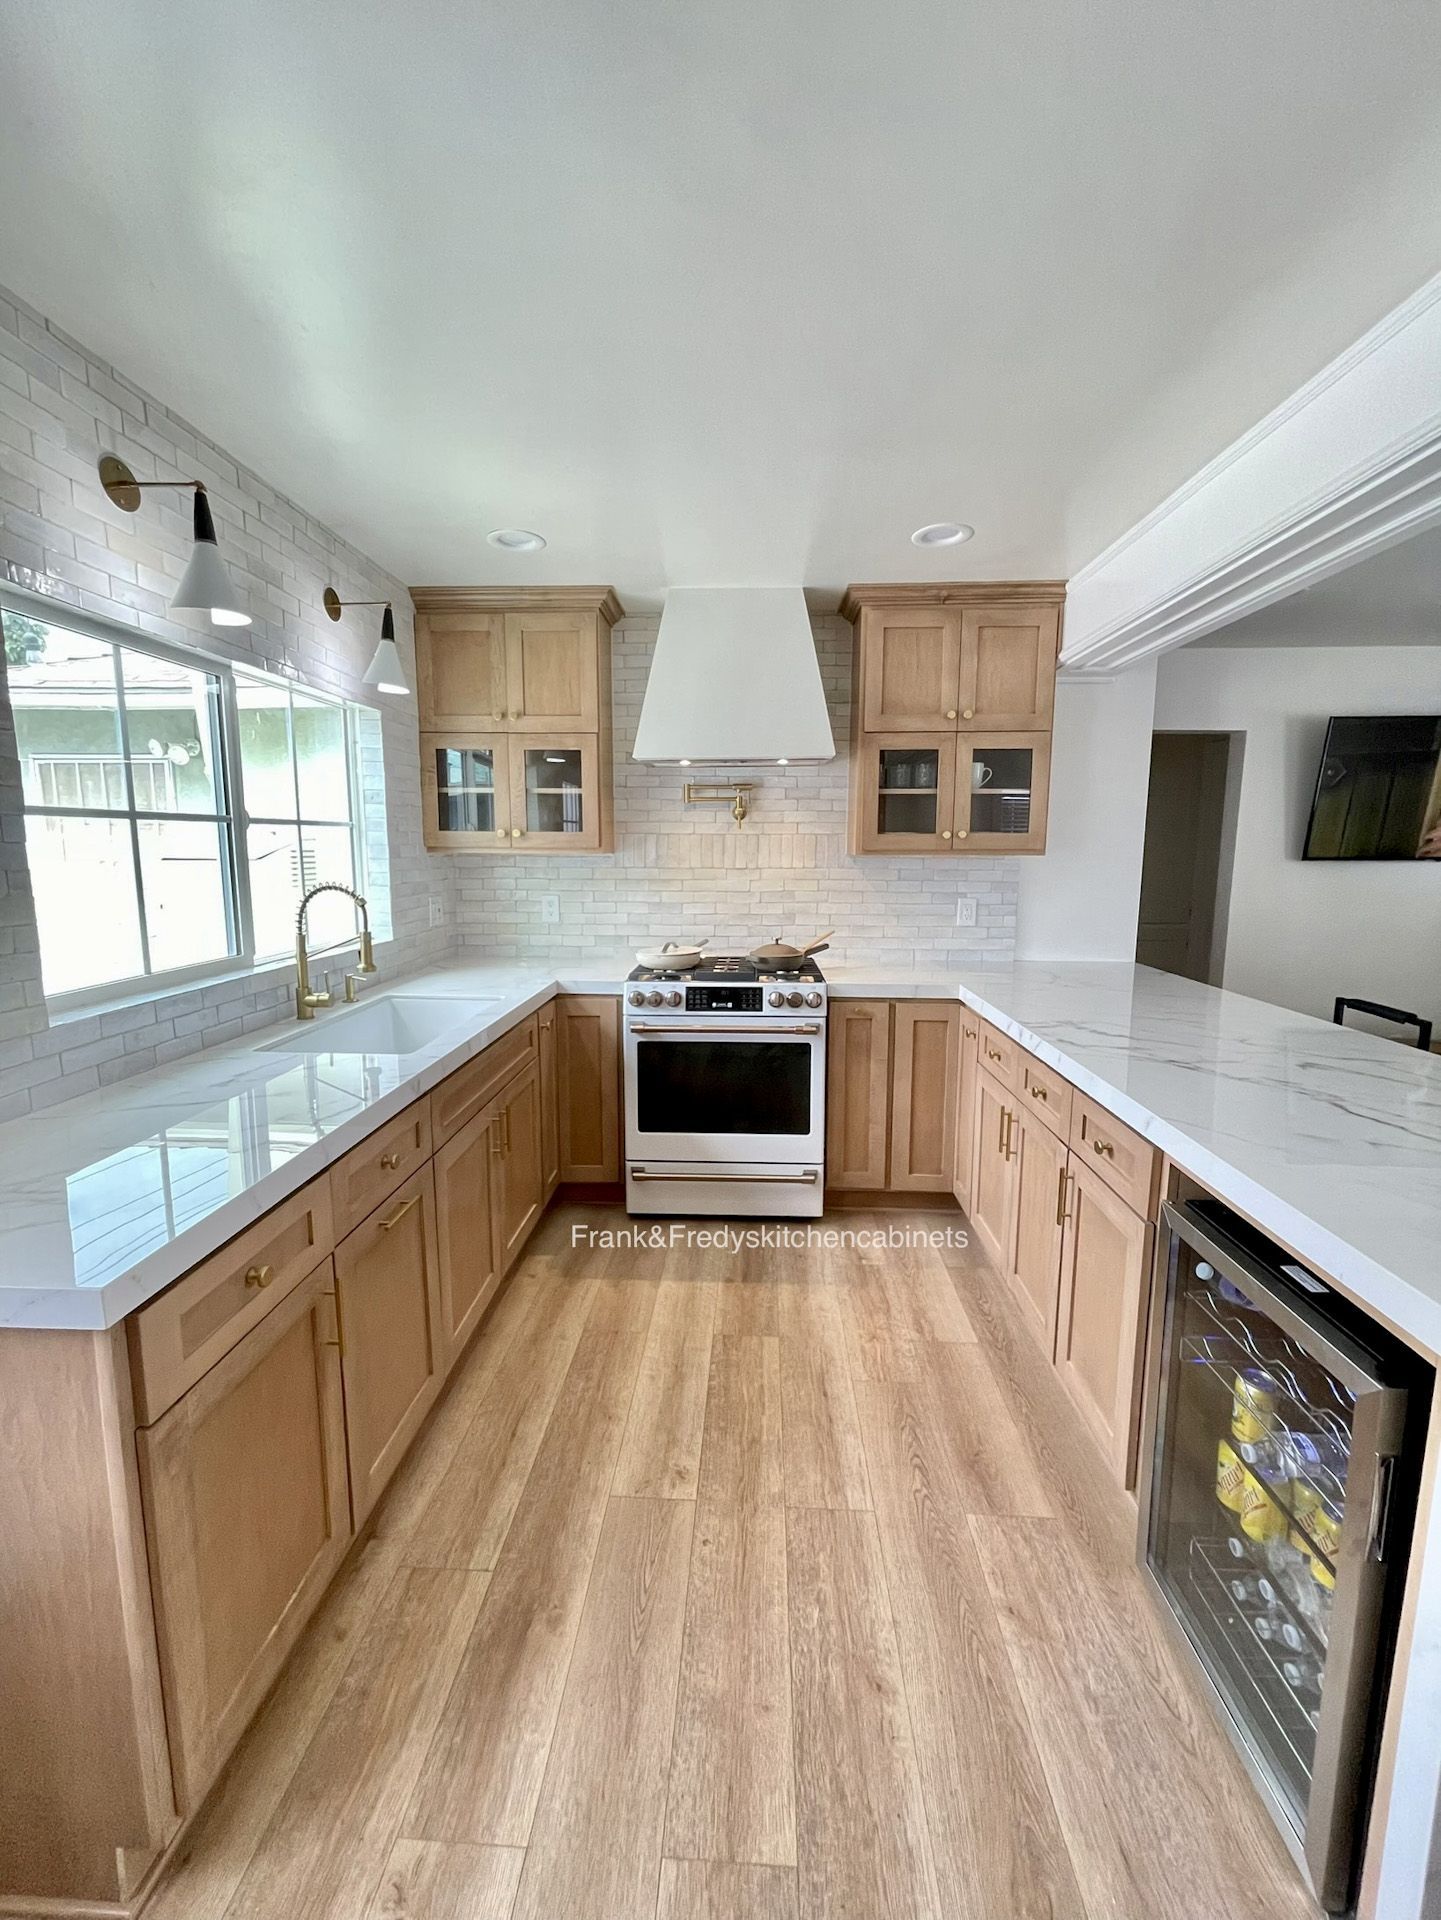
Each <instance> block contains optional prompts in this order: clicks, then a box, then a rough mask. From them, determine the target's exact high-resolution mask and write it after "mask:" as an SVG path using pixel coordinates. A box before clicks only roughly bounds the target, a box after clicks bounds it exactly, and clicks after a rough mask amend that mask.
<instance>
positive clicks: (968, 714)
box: [961, 707, 976, 720]
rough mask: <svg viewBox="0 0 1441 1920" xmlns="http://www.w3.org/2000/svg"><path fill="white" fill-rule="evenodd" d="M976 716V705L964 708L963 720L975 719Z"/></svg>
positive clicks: (962, 712)
mask: <svg viewBox="0 0 1441 1920" xmlns="http://www.w3.org/2000/svg"><path fill="white" fill-rule="evenodd" d="M975 717H976V710H975V708H974V707H965V708H963V709H962V711H961V718H962V719H963V720H974V719H975Z"/></svg>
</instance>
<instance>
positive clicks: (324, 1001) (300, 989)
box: [295, 880, 377, 1020]
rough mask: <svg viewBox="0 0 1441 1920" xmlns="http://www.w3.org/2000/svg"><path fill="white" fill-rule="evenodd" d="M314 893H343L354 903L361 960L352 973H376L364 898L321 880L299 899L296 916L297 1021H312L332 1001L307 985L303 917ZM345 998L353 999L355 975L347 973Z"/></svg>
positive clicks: (368, 911) (308, 977) (336, 881)
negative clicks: (318, 1011) (358, 919)
mask: <svg viewBox="0 0 1441 1920" xmlns="http://www.w3.org/2000/svg"><path fill="white" fill-rule="evenodd" d="M317 893H343V894H345V895H346V896H347V897H348V898H349V899H351V900H353V901H354V902H355V905H356V908H357V909H358V911H359V914H360V956H359V958H358V959H357V960H356V963H355V972H356V973H374V972H376V971H377V969H376V965H375V954H374V952H373V950H372V948H371V944H370V909H369V908H368V907H367V905H366V903H365V896H364V894H360V893H357V892H356V891H355V888H354V887H347V886H343V885H342V884H341V882H340V881H339V880H322V881H321V882H320V884H319V886H316V887H311V888H310V890H309V892H308V893H305V894H304V895H302V897H301V901H300V908H299V911H298V912H297V913H296V916H295V1017H296V1019H297V1020H313V1019H314V1018H315V1009H316V1008H317V1007H328V1006H330V1005H332V1004H333V1002H334V999H335V995H334V994H333V993H316V992H315V991H314V990H313V988H312V987H311V984H310V955H309V953H308V952H307V950H306V944H305V942H306V927H305V916H306V913H307V911H308V909H309V907H310V903H311V901H312V900H313V899H314V898H315V896H316V894H317ZM335 944H336V945H337V946H342V945H347V944H348V942H344V941H337V942H336V943H335ZM322 951H329V949H322ZM345 997H346V999H347V1000H353V999H354V998H355V976H354V974H349V973H347V974H346V976H345Z"/></svg>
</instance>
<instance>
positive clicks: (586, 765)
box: [510, 734, 601, 853]
mask: <svg viewBox="0 0 1441 1920" xmlns="http://www.w3.org/2000/svg"><path fill="white" fill-rule="evenodd" d="M598 755H599V742H598V740H597V738H596V736H595V735H594V734H552V735H550V736H548V737H546V738H545V739H522V738H519V737H517V736H512V738H511V742H510V802H511V804H510V843H511V846H512V848H514V849H515V850H516V851H519V852H536V851H538V850H540V849H543V848H547V847H553V848H555V849H557V850H558V851H562V852H571V853H575V852H580V851H582V850H584V849H585V848H587V847H599V846H600V844H601V820H600V778H599V767H598V765H597V760H598Z"/></svg>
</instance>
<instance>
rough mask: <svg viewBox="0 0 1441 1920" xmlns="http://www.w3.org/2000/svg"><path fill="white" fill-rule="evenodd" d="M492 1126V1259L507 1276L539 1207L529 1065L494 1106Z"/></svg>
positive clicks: (534, 1081)
mask: <svg viewBox="0 0 1441 1920" xmlns="http://www.w3.org/2000/svg"><path fill="white" fill-rule="evenodd" d="M498 1107H499V1111H498V1112H497V1114H496V1116H495V1118H494V1120H493V1121H492V1123H491V1124H492V1125H493V1126H497V1127H499V1129H500V1136H501V1138H500V1154H499V1157H498V1160H497V1162H496V1172H497V1179H496V1209H495V1215H496V1258H497V1260H498V1262H499V1265H500V1270H501V1272H502V1273H507V1272H509V1270H510V1268H511V1266H512V1264H513V1263H514V1261H515V1258H516V1256H517V1254H519V1252H520V1250H521V1248H522V1247H523V1246H524V1245H525V1243H526V1241H527V1240H528V1239H529V1238H530V1236H531V1233H532V1231H533V1230H534V1228H535V1223H536V1222H537V1220H539V1218H540V1210H541V1208H542V1206H544V1204H545V1193H544V1176H543V1175H542V1173H541V1145H540V1074H539V1073H538V1071H537V1070H536V1067H535V1066H534V1065H533V1064H532V1065H531V1066H529V1067H527V1068H526V1069H525V1071H524V1072H523V1073H522V1074H520V1075H519V1076H518V1078H516V1079H515V1080H512V1081H511V1083H510V1085H509V1086H508V1087H507V1088H506V1090H505V1092H504V1093H503V1094H502V1095H501V1097H500V1100H499V1102H498Z"/></svg>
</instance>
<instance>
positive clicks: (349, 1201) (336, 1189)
mask: <svg viewBox="0 0 1441 1920" xmlns="http://www.w3.org/2000/svg"><path fill="white" fill-rule="evenodd" d="M429 1158H430V1102H429V1101H428V1100H414V1101H412V1102H411V1104H410V1105H409V1106H408V1107H407V1108H406V1109H405V1112H404V1113H398V1114H397V1115H396V1116H395V1118H394V1119H393V1120H387V1121H386V1123H385V1125H384V1126H383V1127H377V1128H376V1130H375V1132H374V1133H373V1134H371V1136H370V1138H369V1139H368V1140H362V1141H361V1143H360V1145H359V1146H358V1147H352V1148H351V1150H350V1152H349V1153H347V1154H346V1155H345V1157H344V1158H343V1159H341V1160H337V1161H336V1163H335V1165H334V1166H333V1167H332V1168H331V1169H330V1203H331V1211H332V1213H333V1215H334V1217H335V1233H336V1238H337V1239H339V1238H340V1237H341V1236H342V1235H344V1234H347V1233H349V1232H350V1229H351V1228H352V1227H358V1226H359V1225H360V1223H361V1221H362V1220H363V1219H364V1218H365V1217H366V1215H367V1214H370V1213H374V1211H375V1209H376V1208H377V1207H378V1206H379V1205H380V1203H381V1201H382V1200H384V1199H386V1198H387V1197H388V1196H389V1195H390V1194H392V1193H394V1191H395V1189H396V1188H397V1187H398V1186H401V1185H403V1183H404V1182H405V1181H407V1180H408V1179H409V1178H410V1176H411V1174H413V1173H415V1172H416V1171H417V1170H418V1169H419V1168H421V1167H423V1166H424V1165H425V1163H426V1161H427V1160H428V1159H429Z"/></svg>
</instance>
